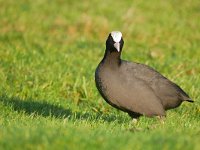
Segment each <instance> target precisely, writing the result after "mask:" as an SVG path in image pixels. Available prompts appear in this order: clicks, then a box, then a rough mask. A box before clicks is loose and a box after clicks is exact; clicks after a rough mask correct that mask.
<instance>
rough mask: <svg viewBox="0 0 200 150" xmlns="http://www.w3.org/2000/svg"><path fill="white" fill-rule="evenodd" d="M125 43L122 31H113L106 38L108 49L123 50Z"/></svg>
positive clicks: (112, 50)
mask: <svg viewBox="0 0 200 150" xmlns="http://www.w3.org/2000/svg"><path fill="white" fill-rule="evenodd" d="M123 45H124V40H123V38H122V33H121V32H120V31H112V32H111V33H110V34H109V36H108V38H107V40H106V50H109V51H111V52H121V50H122V47H123Z"/></svg>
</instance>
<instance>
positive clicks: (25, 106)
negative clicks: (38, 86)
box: [0, 95, 124, 123]
mask: <svg viewBox="0 0 200 150" xmlns="http://www.w3.org/2000/svg"><path fill="white" fill-rule="evenodd" d="M0 102H2V103H3V105H5V106H9V107H12V108H13V110H14V111H17V112H25V113H26V114H28V115H32V114H36V115H39V116H43V117H55V118H57V119H63V118H69V119H71V120H89V121H98V120H99V119H101V120H104V121H106V122H113V121H117V122H119V123H122V122H124V119H123V118H122V117H119V116H115V115H105V114H102V113H82V112H73V111H72V109H71V108H64V107H61V106H56V105H53V104H49V103H47V102H45V101H34V100H33V99H26V100H21V99H20V98H17V97H8V96H6V95H1V96H0Z"/></svg>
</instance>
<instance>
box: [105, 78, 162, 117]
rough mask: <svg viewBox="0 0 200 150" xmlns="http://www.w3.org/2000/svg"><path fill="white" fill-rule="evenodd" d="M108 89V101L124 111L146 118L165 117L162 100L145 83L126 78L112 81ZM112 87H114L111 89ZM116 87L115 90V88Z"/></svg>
mask: <svg viewBox="0 0 200 150" xmlns="http://www.w3.org/2000/svg"><path fill="white" fill-rule="evenodd" d="M110 83H112V85H111V84H108V88H107V91H106V93H107V99H109V100H110V101H111V104H115V105H116V106H118V107H119V108H120V109H122V110H128V111H130V112H131V111H132V112H136V113H139V114H143V115H145V116H154V115H159V116H164V115H165V111H164V109H163V106H162V103H161V100H160V99H159V97H157V96H156V95H155V94H154V91H153V90H152V88H151V87H149V86H148V85H147V84H146V83H145V82H144V81H142V80H140V79H138V78H131V79H129V77H127V76H124V75H123V77H122V78H118V79H117V80H115V79H110ZM109 85H111V86H112V87H109ZM113 87H115V88H113Z"/></svg>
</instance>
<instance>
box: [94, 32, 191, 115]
mask: <svg viewBox="0 0 200 150" xmlns="http://www.w3.org/2000/svg"><path fill="white" fill-rule="evenodd" d="M123 44H124V41H123V38H122V34H121V32H119V31H113V32H111V33H110V34H109V36H108V39H107V41H106V51H105V55H104V58H103V59H102V61H101V62H100V64H99V65H98V67H97V69H96V72H95V81H96V86H97V88H98V90H99V92H100V94H101V95H102V97H103V98H104V99H105V100H106V102H108V103H109V104H110V105H111V106H113V107H115V108H117V109H120V110H122V111H124V112H127V113H128V114H129V115H130V116H131V117H132V118H138V117H139V116H141V115H145V116H148V117H152V116H165V115H166V114H165V110H168V109H172V108H176V107H178V106H179V105H180V104H181V103H182V102H183V101H189V102H193V101H192V99H191V98H190V97H189V96H188V95H187V94H186V93H185V92H184V91H183V90H182V89H181V88H180V87H179V86H178V85H176V84H175V83H173V82H172V81H170V80H168V79H167V78H166V77H164V76H162V75H161V74H160V73H159V72H157V71H155V70H154V69H152V68H151V67H149V66H146V65H143V64H139V63H134V62H128V61H125V60H121V59H120V55H121V50H122V47H123Z"/></svg>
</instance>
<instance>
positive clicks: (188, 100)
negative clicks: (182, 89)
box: [186, 99, 194, 103]
mask: <svg viewBox="0 0 200 150" xmlns="http://www.w3.org/2000/svg"><path fill="white" fill-rule="evenodd" d="M186 101H187V102H190V103H194V101H193V100H192V99H187V100H186Z"/></svg>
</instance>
